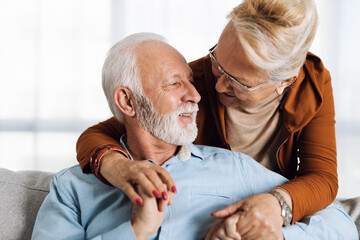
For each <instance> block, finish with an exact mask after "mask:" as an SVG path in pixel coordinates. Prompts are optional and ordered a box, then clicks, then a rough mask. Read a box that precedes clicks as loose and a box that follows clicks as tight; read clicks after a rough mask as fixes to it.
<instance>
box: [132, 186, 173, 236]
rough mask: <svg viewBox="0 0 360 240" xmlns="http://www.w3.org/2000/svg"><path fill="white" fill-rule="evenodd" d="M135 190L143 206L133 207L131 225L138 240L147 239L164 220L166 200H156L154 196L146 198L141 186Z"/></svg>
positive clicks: (135, 205)
mask: <svg viewBox="0 0 360 240" xmlns="http://www.w3.org/2000/svg"><path fill="white" fill-rule="evenodd" d="M137 190H138V193H139V194H140V196H141V197H142V199H143V200H144V202H143V206H138V205H137V204H134V205H133V208H132V212H131V225H132V228H133V231H134V233H135V236H136V238H137V239H138V240H142V239H149V238H150V237H151V236H153V235H154V234H155V233H156V232H157V231H158V229H159V228H160V226H161V224H162V222H163V220H164V216H165V208H166V205H167V202H168V200H163V199H160V200H157V199H156V198H155V197H154V196H151V197H150V196H147V194H146V193H145V192H144V189H143V188H142V187H141V186H137ZM158 201H159V202H158ZM158 205H159V206H160V208H161V211H160V210H159V208H158Z"/></svg>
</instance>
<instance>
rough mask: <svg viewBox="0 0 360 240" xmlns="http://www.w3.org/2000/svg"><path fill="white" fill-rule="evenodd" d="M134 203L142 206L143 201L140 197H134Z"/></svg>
mask: <svg viewBox="0 0 360 240" xmlns="http://www.w3.org/2000/svg"><path fill="white" fill-rule="evenodd" d="M136 203H137V204H138V205H139V206H142V205H143V201H142V200H141V199H140V198H138V199H136Z"/></svg>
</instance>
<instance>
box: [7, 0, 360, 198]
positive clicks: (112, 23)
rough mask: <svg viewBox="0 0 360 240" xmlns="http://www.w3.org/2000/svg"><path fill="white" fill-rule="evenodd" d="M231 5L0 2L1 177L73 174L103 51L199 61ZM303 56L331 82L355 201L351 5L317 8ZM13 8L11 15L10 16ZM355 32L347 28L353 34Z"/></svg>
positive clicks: (357, 128)
mask: <svg viewBox="0 0 360 240" xmlns="http://www.w3.org/2000/svg"><path fill="white" fill-rule="evenodd" d="M238 3H239V1H238V0H228V1H216V0H198V1H191V0H172V1H167V0H153V1H147V0H137V1H131V0H102V1H97V0H77V1H73V0H61V1H60V0H46V1H41V0H12V1H7V0H0V30H1V33H2V37H1V38H0V53H1V54H0V81H1V88H0V152H1V158H0V167H4V168H9V169H13V170H28V169H36V170H44V171H58V170H60V169H62V168H65V167H68V166H71V165H74V164H76V163H77V161H76V153H75V143H76V140H77V138H78V137H79V135H80V133H81V132H82V131H84V130H85V129H86V128H87V127H89V126H91V125H93V124H95V123H97V122H99V121H102V120H105V119H106V118H108V117H110V116H111V114H110V111H109V110H108V105H107V102H106V100H105V97H104V94H103V92H102V88H101V68H102V64H103V61H104V59H105V56H106V52H107V51H108V49H109V48H110V47H111V46H112V45H113V44H114V43H115V42H117V41H118V40H120V39H122V38H123V37H124V36H127V35H129V34H132V33H135V32H140V31H151V32H157V33H160V34H162V35H164V36H165V37H167V38H168V39H169V41H170V43H171V44H172V45H173V46H174V47H176V48H177V49H178V50H179V51H180V52H182V53H183V54H184V56H185V57H186V59H187V60H188V61H192V60H195V59H197V58H199V57H201V56H204V55H206V54H207V50H208V49H209V48H210V47H211V46H213V45H214V44H215V43H216V42H217V40H218V38H219V36H220V33H221V31H222V29H223V28H224V26H225V24H226V22H227V20H226V16H227V14H228V13H229V12H230V11H231V9H232V8H233V7H234V6H236V5H237V4H238ZM316 3H317V7H318V11H319V17H320V26H319V29H318V33H317V36H316V38H315V42H314V44H313V47H312V48H311V51H312V52H313V53H315V54H316V55H318V56H320V57H321V59H322V60H323V61H324V64H325V66H326V67H327V68H328V69H329V70H330V73H331V75H332V78H333V88H334V96H335V105H336V120H337V125H336V128H337V143H338V165H339V181H340V190H339V196H340V197H351V196H354V195H360V187H359V186H354V184H353V183H354V182H360V174H359V172H360V161H357V152H356V149H357V146H359V145H360V111H359V110H358V109H359V108H358V107H357V103H358V102H360V95H359V94H358V91H359V90H358V89H360V82H359V81H358V79H357V78H358V74H357V72H358V66H360V60H359V58H358V54H357V53H359V48H360V47H359V44H358V43H359V42H360V30H359V28H356V26H354V23H356V22H359V21H360V17H359V15H358V14H357V11H356V9H360V2H358V1H354V0H343V1H337V0H316ZM19 6H20V7H19ZM355 25H356V24H355Z"/></svg>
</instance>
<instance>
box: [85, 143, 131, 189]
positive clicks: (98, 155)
mask: <svg viewBox="0 0 360 240" xmlns="http://www.w3.org/2000/svg"><path fill="white" fill-rule="evenodd" d="M108 151H117V152H119V153H121V154H123V155H124V156H125V157H127V158H130V156H129V154H128V153H127V152H126V151H124V150H122V149H121V148H119V147H117V146H114V145H112V144H105V145H102V146H100V147H98V148H96V149H95V150H94V152H93V153H92V154H91V156H92V157H91V158H90V169H91V171H92V173H93V174H94V175H95V176H96V177H97V178H98V179H99V180H100V181H102V182H103V183H105V184H107V185H111V184H110V183H109V182H108V181H107V180H106V179H105V178H104V177H103V176H102V175H101V173H100V169H101V165H102V157H103V156H104V154H105V153H107V152H108Z"/></svg>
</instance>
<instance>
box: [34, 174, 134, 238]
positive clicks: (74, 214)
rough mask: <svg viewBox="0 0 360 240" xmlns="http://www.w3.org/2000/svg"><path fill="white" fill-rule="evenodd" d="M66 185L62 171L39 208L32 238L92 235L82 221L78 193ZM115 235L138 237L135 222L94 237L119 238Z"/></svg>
mask: <svg viewBox="0 0 360 240" xmlns="http://www.w3.org/2000/svg"><path fill="white" fill-rule="evenodd" d="M62 186H63V185H62V184H59V179H58V175H55V176H54V178H53V179H52V181H51V184H50V192H49V194H48V196H47V197H46V198H45V200H44V202H43V204H42V205H41V207H40V210H39V212H38V215H37V218H36V221H35V225H34V230H33V234H32V239H36V240H48V239H85V238H87V239H88V237H87V236H86V232H85V229H84V227H83V226H82V224H81V222H82V219H81V212H80V208H79V205H78V203H77V201H76V197H74V196H72V195H71V193H70V192H69V191H70V190H67V189H65V188H64V187H62ZM115 236H117V237H118V236H122V237H124V239H130V240H131V239H136V237H135V234H134V232H133V230H132V227H131V222H130V221H127V222H124V223H122V224H121V225H119V226H118V227H116V228H114V229H112V230H110V231H108V232H105V233H102V234H101V235H99V236H96V237H94V238H92V239H104V240H105V239H117V237H115Z"/></svg>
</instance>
